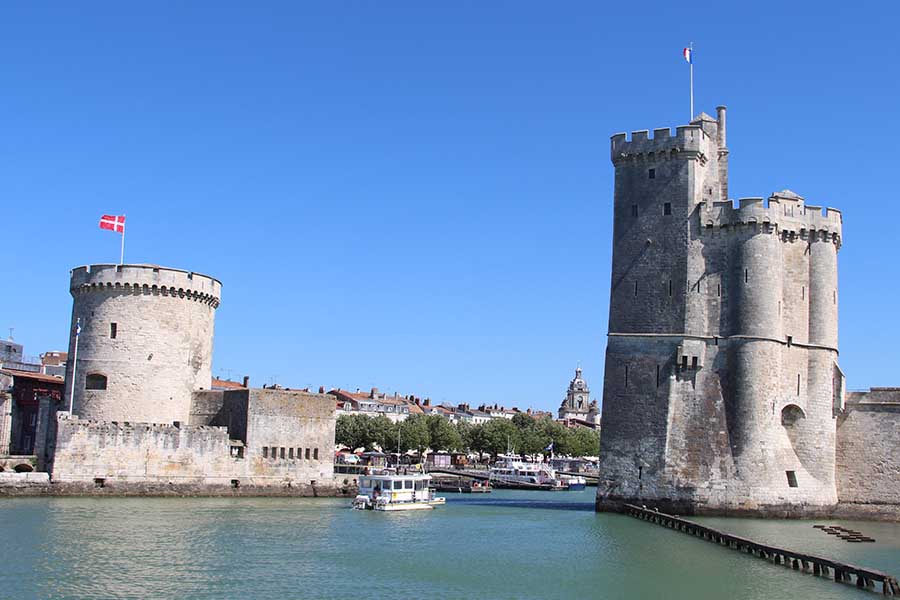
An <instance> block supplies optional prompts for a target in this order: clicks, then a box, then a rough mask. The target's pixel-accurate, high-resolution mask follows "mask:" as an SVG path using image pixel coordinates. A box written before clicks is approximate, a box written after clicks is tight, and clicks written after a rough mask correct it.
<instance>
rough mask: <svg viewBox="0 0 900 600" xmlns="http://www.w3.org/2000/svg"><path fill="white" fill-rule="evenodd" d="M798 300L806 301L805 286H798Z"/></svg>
mask: <svg viewBox="0 0 900 600" xmlns="http://www.w3.org/2000/svg"><path fill="white" fill-rule="evenodd" d="M800 299H801V300H806V286H805V285H804V286H800Z"/></svg>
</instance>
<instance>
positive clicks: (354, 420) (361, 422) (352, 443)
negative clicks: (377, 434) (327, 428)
mask: <svg viewBox="0 0 900 600" xmlns="http://www.w3.org/2000/svg"><path fill="white" fill-rule="evenodd" d="M371 420H372V419H370V418H369V417H367V416H366V415H341V416H340V417H338V419H337V423H335V426H334V441H335V443H337V444H340V445H342V446H346V447H348V448H350V449H351V450H356V449H357V448H369V447H370V445H371V441H370V440H371V423H370V421H371Z"/></svg>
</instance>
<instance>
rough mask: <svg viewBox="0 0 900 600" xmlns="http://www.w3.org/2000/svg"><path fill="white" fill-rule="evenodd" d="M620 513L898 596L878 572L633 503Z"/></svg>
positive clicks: (897, 587)
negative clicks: (877, 585) (772, 544)
mask: <svg viewBox="0 0 900 600" xmlns="http://www.w3.org/2000/svg"><path fill="white" fill-rule="evenodd" d="M623 512H624V513H625V514H627V515H629V516H632V517H635V518H637V519H641V520H642V521H648V522H650V523H656V524H657V525H661V526H663V527H667V528H669V529H675V530H677V531H681V532H683V533H687V534H689V535H693V536H694V537H699V538H701V539H704V540H706V541H708V542H712V543H714V544H718V545H720V546H725V547H728V548H731V549H733V550H738V551H740V552H744V553H746V554H751V555H753V556H757V557H759V558H763V559H766V560H768V561H771V562H773V563H775V564H780V565H784V566H786V567H790V568H792V569H794V570H795V571H802V572H804V573H812V574H813V575H817V576H820V577H828V578H833V579H834V581H835V582H836V583H853V582H854V581H855V583H856V587H858V588H862V589H867V590H871V591H877V590H876V589H875V587H876V584H877V583H881V593H882V594H884V595H885V596H900V584H898V583H897V578H896V577H893V576H892V575H888V574H887V573H882V572H881V571H875V570H873V569H866V568H864V567H858V566H856V565H851V564H847V563H842V562H838V561H835V560H831V559H828V558H823V557H821V556H814V555H812V554H804V553H802V552H794V551H793V550H786V549H784V548H777V547H775V546H770V545H768V544H761V543H759V542H755V541H753V540H750V539H747V538H743V537H740V536H737V535H732V534H730V533H725V532H722V531H718V530H717V529H713V528H712V527H706V526H705V525H700V524H699V523H695V522H693V521H689V520H688V519H683V518H681V517H676V516H673V515H667V514H665V513H661V512H659V511H655V510H651V509H649V508H646V507H641V506H635V505H634V504H626V505H625V510H624V511H623Z"/></svg>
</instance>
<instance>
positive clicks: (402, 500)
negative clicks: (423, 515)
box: [353, 473, 446, 511]
mask: <svg viewBox="0 0 900 600" xmlns="http://www.w3.org/2000/svg"><path fill="white" fill-rule="evenodd" d="M430 481H431V475H425V474H422V473H414V474H403V475H401V474H398V473H382V474H378V475H364V476H362V477H360V478H359V493H358V494H357V496H356V498H354V500H353V508H356V509H359V510H383V511H396V510H431V509H433V508H434V507H435V506H439V505H441V504H444V503H445V502H446V499H444V498H441V497H436V496H435V495H434V492H433V491H432V490H431V489H429V485H428V484H429V482H430Z"/></svg>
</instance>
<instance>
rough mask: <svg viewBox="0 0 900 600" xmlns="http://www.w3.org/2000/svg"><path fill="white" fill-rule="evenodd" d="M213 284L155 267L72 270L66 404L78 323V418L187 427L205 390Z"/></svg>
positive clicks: (216, 292) (215, 302)
mask: <svg viewBox="0 0 900 600" xmlns="http://www.w3.org/2000/svg"><path fill="white" fill-rule="evenodd" d="M221 288H222V285H221V284H220V283H219V282H218V281H217V280H215V279H213V278H211V277H207V276H206V275H200V274H199V273H192V272H189V271H181V270H178V269H167V268H165V267H158V266H154V265H90V266H85V267H79V268H77V269H74V270H73V271H72V277H71V282H70V288H69V289H70V291H71V293H72V298H73V303H72V329H71V332H72V333H71V337H70V339H69V356H70V357H72V360H69V361H68V362H69V364H68V365H67V367H66V390H65V394H66V398H65V402H66V406H68V402H69V396H70V394H71V393H72V390H73V385H72V369H73V367H74V366H75V364H76V363H75V359H74V356H75V330H76V322H80V323H81V334H80V335H79V337H78V358H77V369H76V374H75V382H74V393H75V396H74V403H73V412H74V413H75V415H77V416H79V417H81V418H85V419H94V420H100V421H134V422H141V423H171V422H173V421H181V422H184V423H187V422H188V417H189V414H190V406H191V393H192V392H194V391H195V390H200V389H208V388H209V386H210V380H211V371H212V348H213V345H212V342H213V327H214V320H215V311H216V308H217V307H218V306H219V297H220V295H221Z"/></svg>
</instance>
